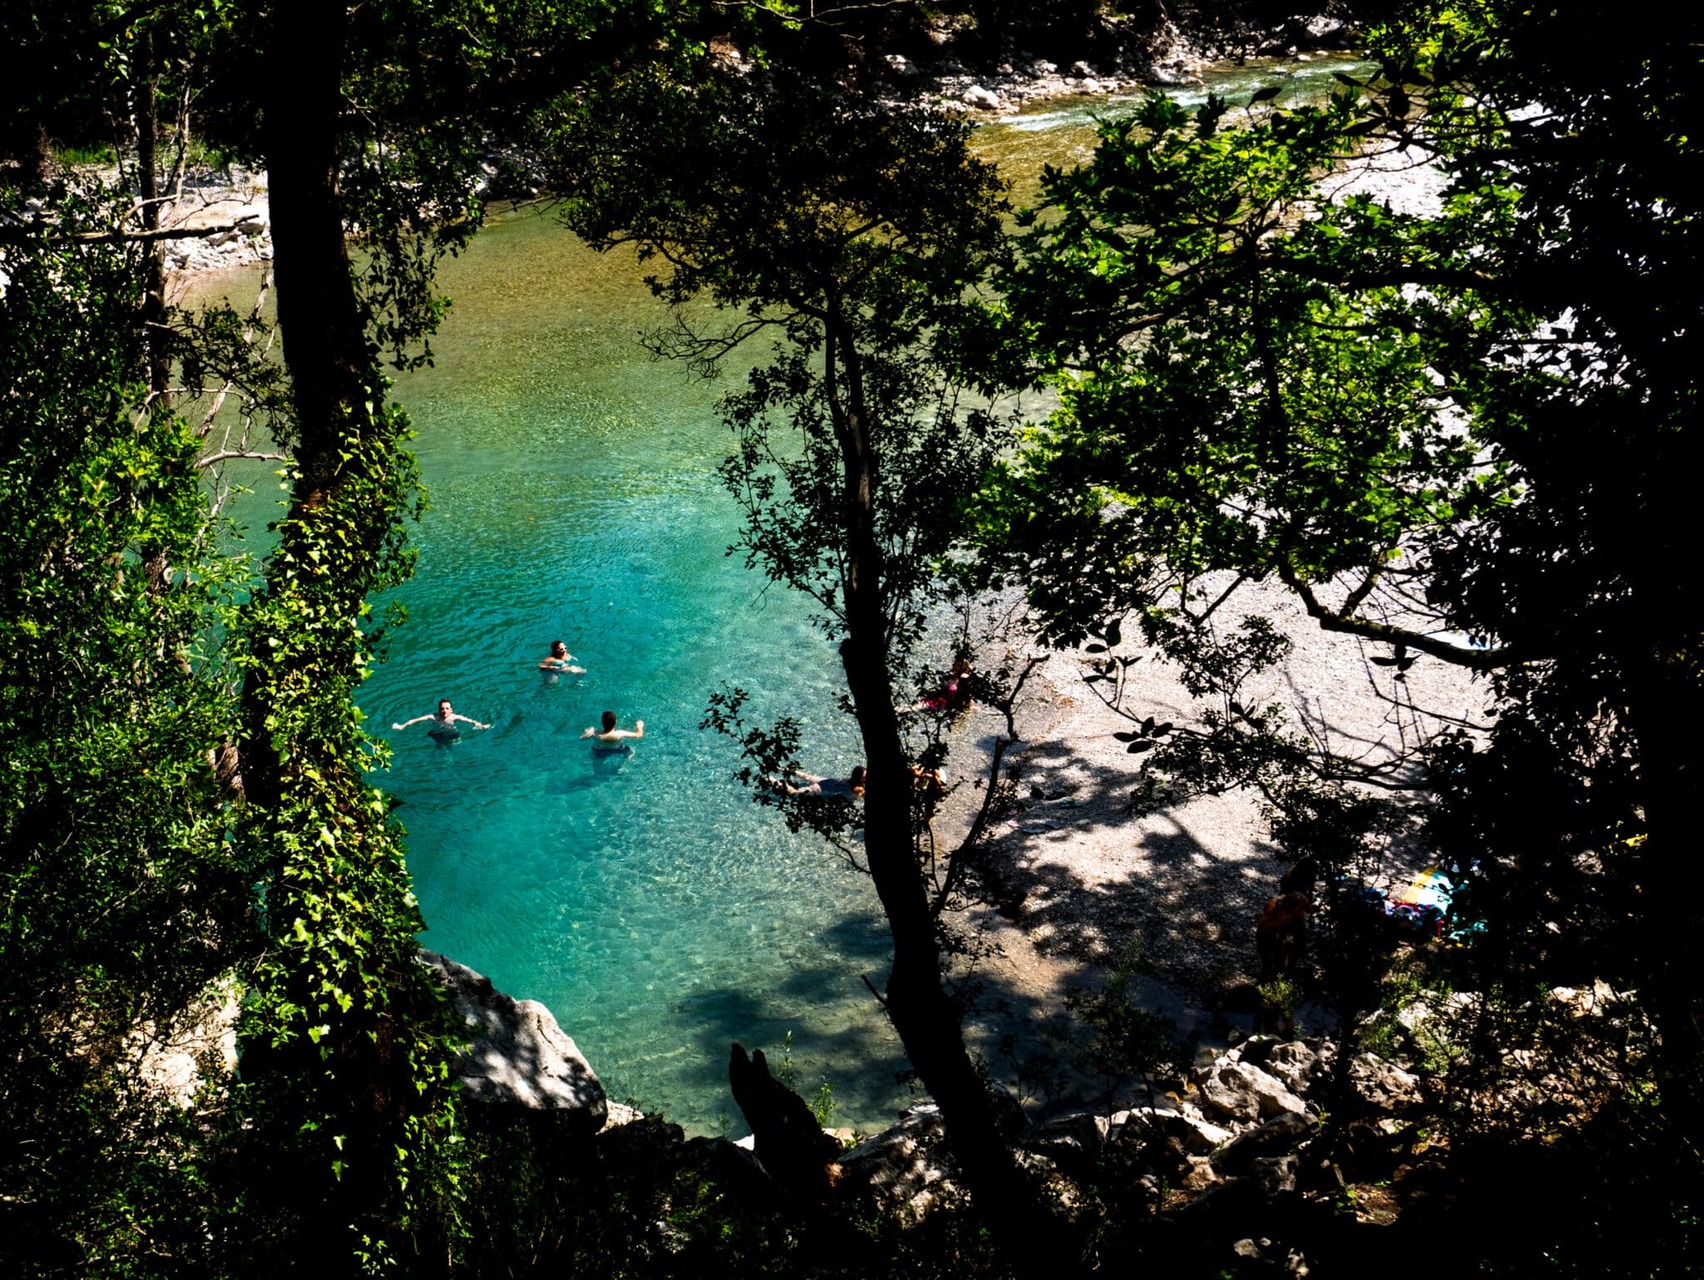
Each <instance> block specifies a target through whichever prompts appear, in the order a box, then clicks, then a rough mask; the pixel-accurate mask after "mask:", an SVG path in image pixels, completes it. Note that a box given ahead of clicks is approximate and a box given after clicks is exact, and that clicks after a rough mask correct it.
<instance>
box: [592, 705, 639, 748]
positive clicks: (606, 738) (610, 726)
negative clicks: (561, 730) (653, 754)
mask: <svg viewBox="0 0 1704 1280" xmlns="http://www.w3.org/2000/svg"><path fill="white" fill-rule="evenodd" d="M580 736H581V737H582V738H590V739H591V740H592V752H593V753H594V754H595V755H614V754H617V753H625V752H628V751H631V750H633V748H632V747H630V746H628V745H627V740H628V739H629V738H632V739H635V740H637V739H639V738H643V737H644V736H645V722H644V721H643V720H635V721H634V722H633V727H632V728H631V729H617V728H616V727H615V712H613V711H606V712H604V713H603V728H602V729H596V728H588V729H587V730H586V731H585V732H584V733H582V734H581V735H580Z"/></svg>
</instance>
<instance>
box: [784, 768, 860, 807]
mask: <svg viewBox="0 0 1704 1280" xmlns="http://www.w3.org/2000/svg"><path fill="white" fill-rule="evenodd" d="M795 781H796V782H797V783H798V784H799V785H798V786H794V785H793V783H794V782H795ZM776 785H777V787H778V788H779V790H781V791H783V792H785V793H786V794H787V795H790V796H814V797H816V798H818V799H821V800H857V799H859V798H860V797H862V796H863V794H864V766H863V765H861V764H860V765H854V766H853V767H852V772H851V773H850V774H848V775H847V776H846V777H844V778H819V777H817V775H816V774H814V773H798V772H792V773H789V774H788V775H787V776H786V777H785V778H782V779H781V780H780V781H779V782H778V783H777V784H776Z"/></svg>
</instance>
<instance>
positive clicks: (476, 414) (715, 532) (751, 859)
mask: <svg viewBox="0 0 1704 1280" xmlns="http://www.w3.org/2000/svg"><path fill="white" fill-rule="evenodd" d="M638 276H639V272H638V271H637V270H636V269H635V266H634V263H633V262H632V260H631V258H630V257H629V256H627V255H624V254H615V255H611V256H609V257H606V258H599V257H597V256H595V255H593V254H591V253H590V252H588V251H587V250H585V249H584V248H583V247H581V246H580V245H579V244H578V243H577V242H576V241H574V239H573V238H572V237H571V236H569V235H568V234H567V233H566V232H565V231H563V230H562V229H561V228H560V227H558V226H556V225H555V224H554V223H552V222H551V221H550V220H549V219H548V218H541V217H539V216H537V215H535V214H528V213H520V214H514V215H510V216H507V217H504V218H499V219H497V220H495V221H494V222H493V223H492V225H491V226H490V227H489V228H488V229H487V230H485V231H484V232H482V233H481V235H480V237H479V238H478V239H477V240H476V241H475V243H474V244H473V245H472V246H471V248H470V250H469V251H468V253H467V254H466V255H465V256H464V257H463V258H462V259H461V260H459V261H458V262H455V263H452V264H450V266H449V267H448V268H447V269H446V270H445V272H444V274H443V284H444V287H445V289H446V291H447V292H448V293H449V294H450V295H451V296H452V297H453V298H454V299H455V306H454V309H453V311H452V313H451V318H450V321H449V323H448V324H447V325H446V326H445V328H444V331H443V334H442V338H441V340H440V341H438V342H436V343H435V344H434V346H435V350H436V353H437V365H436V367H435V368H434V369H431V370H428V371H424V372H422V373H420V374H417V375H413V376H410V377H408V378H405V379H403V380H402V381H401V382H400V383H399V385H398V387H397V392H396V394H397V398H398V399H399V400H400V401H401V402H402V403H403V404H404V405H406V406H407V407H408V409H409V411H410V413H411V414H412V416H413V419H414V422H415V425H416V428H417V430H418V432H419V438H418V440H417V441H416V447H417V451H418V454H419V457H420V462H421V468H422V471H423V474H424V477H425V481H426V484H427V487H428V489H429V492H430V500H431V508H430V510H429V511H428V512H427V514H426V517H425V519H424V520H423V522H422V523H421V525H420V526H419V527H418V528H417V530H416V531H415V535H414V541H415V545H416V546H417V547H418V549H419V552H420V567H419V572H418V574H417V575H416V577H415V578H414V579H413V581H411V582H410V583H409V584H407V586H406V587H404V588H403V589H402V590H401V591H400V592H399V593H398V595H399V597H400V599H401V600H402V601H403V602H404V603H405V604H406V605H407V607H408V610H409V615H410V617H409V621H408V623H407V625H406V626H404V627H402V628H401V629H400V630H398V631H397V632H396V633H395V638H394V641H393V643H392V646H391V649H390V655H389V659H388V661H387V662H386V663H385V664H384V666H383V667H381V668H380V670H379V672H378V673H377V674H376V675H375V676H374V677H373V679H372V680H371V681H370V682H369V683H368V684H367V685H366V686H365V687H364V688H363V690H362V693H361V698H360V702H361V706H362V708H363V709H364V710H365V711H366V712H367V713H368V715H369V717H370V719H371V721H372V722H373V723H374V724H375V726H377V727H379V728H380V729H382V730H388V726H389V725H390V723H391V722H392V721H396V720H403V719H407V718H409V717H411V716H415V715H421V714H424V713H426V712H427V711H430V710H431V709H432V707H433V706H434V705H435V703H436V701H437V699H439V698H441V697H447V698H450V699H452V700H453V701H454V703H455V706H456V709H457V710H458V711H459V712H461V713H463V714H466V715H470V716H473V717H474V718H476V719H478V720H481V721H486V722H489V723H490V724H491V725H492V726H493V728H492V729H491V730H490V731H489V732H477V731H467V732H465V733H464V735H463V737H462V738H461V740H460V741H458V742H456V743H455V744H454V745H452V746H449V747H441V746H438V745H437V744H435V743H433V742H432V741H431V739H430V738H429V737H428V736H427V734H426V731H425V726H424V725H422V726H416V727H415V728H414V729H412V730H409V731H407V732H403V733H390V734H389V736H390V737H391V738H392V739H393V740H394V742H395V748H396V749H395V756H394V761H393V764H392V769H391V774H390V777H389V779H388V783H387V785H388V787H389V789H390V790H391V791H393V792H394V793H395V794H396V795H397V796H398V797H399V799H400V800H401V801H402V807H401V808H400V810H399V816H400V818H401V819H402V821H403V822H404V824H405V825H406V826H407V828H408V849H409V865H410V867H411V869H412V871H413V875H414V881H415V890H416V893H417V894H418V896H419V898H420V902H421V907H422V909H423V911H424V913H425V917H426V920H427V921H428V924H429V929H428V932H427V934H426V936H425V943H426V945H428V946H430V947H433V948H435V949H437V950H441V951H444V952H446V953H448V954H450V955H452V956H454V957H455V958H456V959H458V960H460V961H462V962H463V963H464V964H468V965H471V966H472V967H473V968H475V969H478V970H479V971H481V972H482V973H485V974H486V975H487V976H489V977H490V978H491V979H492V980H493V981H494V982H496V983H497V985H498V986H499V987H501V988H502V989H504V990H506V991H508V992H510V993H511V994H513V995H515V996H517V997H521V998H530V999H535V1000H541V1001H543V1002H544V1003H545V1004H547V1005H548V1006H549V1007H550V1008H551V1009H552V1011H554V1012H555V1014H556V1016H557V1018H558V1019H559V1020H560V1022H561V1023H562V1025H563V1027H564V1028H565V1029H566V1030H567V1031H568V1032H569V1034H571V1035H573V1036H574V1037H575V1038H576V1039H577V1041H578V1042H579V1043H580V1046H581V1048H582V1049H583V1050H584V1051H585V1052H586V1054H587V1055H588V1057H589V1058H590V1059H591V1061H592V1063H593V1066H594V1067H595V1069H596V1070H597V1071H598V1073H599V1076H600V1077H601V1078H602V1080H603V1081H604V1083H605V1086H606V1087H607V1089H608V1090H609V1092H610V1094H611V1095H612V1096H614V1097H617V1098H632V1099H634V1100H636V1101H637V1102H639V1103H640V1104H641V1105H643V1106H645V1107H647V1108H648V1109H649V1108H657V1107H663V1108H666V1110H667V1112H668V1113H669V1115H670V1116H671V1117H673V1118H675V1119H677V1120H680V1121H682V1122H683V1123H686V1124H688V1125H690V1126H692V1127H694V1128H698V1129H704V1130H709V1131H716V1130H718V1129H720V1128H721V1127H722V1125H723V1122H724V1119H723V1112H724V1110H726V1111H728V1112H730V1113H731V1114H730V1115H729V1116H728V1117H727V1122H728V1124H729V1127H730V1128H731V1130H732V1131H736V1132H737V1131H739V1130H740V1127H741V1126H740V1124H739V1117H738V1113H737V1111H735V1110H734V1109H733V1108H732V1106H731V1104H730V1103H728V1102H727V1101H726V1099H727V1090H726V1074H725V1073H726V1063H727V1055H728V1046H729V1042H730V1041H734V1040H737V1041H740V1042H741V1043H744V1044H745V1045H747V1046H748V1047H764V1048H766V1049H768V1050H769V1051H770V1053H771V1055H772V1056H773V1055H775V1054H776V1053H777V1052H778V1050H779V1048H780V1046H781V1045H782V1043H783V1041H784V1038H785V1036H786V1035H787V1034H788V1033H789V1032H790V1033H791V1034H792V1038H793V1046H794V1048H793V1052H794V1056H795V1060H796V1063H797V1066H798V1069H799V1073H800V1077H801V1081H802V1083H804V1084H806V1085H809V1086H812V1087H814V1085H815V1083H816V1080H817V1079H818V1078H819V1077H820V1075H821V1074H822V1073H823V1072H824V1071H825V1069H826V1068H827V1067H828V1065H829V1064H831V1063H832V1064H833V1071H832V1073H831V1074H832V1080H833V1085H834V1087H835V1091H836V1096H837V1099H838V1101H839V1103H840V1105H841V1107H842V1114H843V1115H844V1116H845V1117H846V1118H847V1119H849V1120H853V1121H868V1120H872V1119H879V1118H881V1117H883V1116H885V1115H887V1114H888V1113H889V1112H891V1111H892V1110H893V1109H894V1108H895V1107H896V1106H898V1105H901V1104H902V1094H901V1091H900V1090H899V1088H898V1087H897V1085H896V1084H895V1075H896V1073H897V1072H898V1071H899V1070H900V1069H901V1068H902V1066H903V1061H902V1057H901V1054H900V1050H899V1046H898V1042H897V1040H896V1039H895V1037H894V1036H893V1034H892V1032H891V1030H889V1028H888V1027H887V1026H886V1024H885V1022H884V1021H883V1020H882V1019H881V1018H880V1017H879V1016H878V1014H879V1011H878V1010H877V1009H876V1008H875V1006H874V1003H873V1001H872V1000H871V999H870V996H869V993H868V991H867V989H866V988H865V987H864V985H863V982H862V980H861V977H860V975H862V974H865V973H870V974H872V975H874V976H875V978H876V979H877V980H878V981H879V980H880V976H881V970H882V968H883V966H884V964H885V956H886V948H885V940H884V935H883V930H882V928H881V927H880V917H879V910H878V908H877V906H876V904H875V900H874V896H873V893H872V891H871V889H870V887H869V885H868V883H867V882H866V881H865V880H864V879H862V878H861V877H858V876H856V875H854V874H852V873H850V872H848V871H847V870H845V869H843V867H842V866H841V865H840V864H839V863H838V862H836V860H835V859H834V858H832V857H831V856H830V855H829V854H827V853H825V852H824V851H823V850H822V848H821V847H820V845H818V844H817V843H816V842H815V841H812V840H809V839H803V838H795V837H792V836H790V835H789V834H788V833H787V832H786V830H785V829H784V827H782V826H781V824H780V823H779V821H778V820H777V819H776V816H775V814H774V813H773V811H769V810H763V809H760V808H758V807H757V806H755V805H754V804H752V802H751V800H750V798H749V795H748V793H747V792H746V791H744V790H743V789H742V788H740V787H739V786H738V785H737V784H736V783H734V782H733V781H732V780H731V777H730V775H731V773H732V770H733V769H734V767H735V766H736V764H737V760H736V759H735V754H736V753H735V751H734V749H733V747H732V744H731V743H730V742H729V741H728V740H726V739H724V738H721V737H719V736H718V735H715V734H712V733H708V732H701V731H700V730H699V728H698V724H699V721H700V719H701V718H702V715H703V711H704V708H705V705H706V703H707V700H708V696H709V694H710V693H711V692H712V691H713V690H714V689H716V688H717V687H718V686H720V685H721V684H722V683H723V682H724V681H727V682H732V683H738V684H740V685H742V686H744V687H746V688H748V689H750V690H751V691H752V693H753V705H754V707H755V708H757V709H758V710H759V713H760V714H766V715H770V716H774V715H780V714H793V715H796V716H799V717H800V718H801V719H803V720H804V722H805V724H806V750H807V762H808V763H807V767H810V766H811V765H815V766H817V768H818V770H819V771H820V772H828V771H830V770H832V769H836V768H840V767H844V766H845V765H846V764H847V763H848V762H850V761H853V760H855V759H856V756H855V755H854V752H855V750H856V746H855V738H854V737H853V736H852V733H851V731H850V730H851V726H850V725H849V724H848V723H843V721H842V718H841V717H840V716H839V715H838V713H837V712H836V711H835V709H834V705H833V698H834V695H835V693H836V691H837V690H838V688H839V684H838V682H837V675H838V664H837V662H836V661H835V656H834V654H833V652H832V650H831V649H830V647H829V646H828V644H827V642H826V641H825V640H824V639H823V638H822V636H821V635H820V634H819V633H818V632H816V631H815V630H814V629H813V628H812V627H811V625H810V623H809V620H808V612H807V610H806V608H805V607H804V606H803V604H802V603H801V602H800V601H798V600H796V599H795V598H793V597H791V596H790V595H789V594H788V593H786V592H784V591H781V590H780V589H773V590H766V589H765V582H764V580H763V579H762V577H761V576H760V575H757V574H754V573H751V572H748V571H746V570H745V569H744V568H743V567H742V566H741V564H740V562H739V560H738V559H737V558H736V559H730V558H728V557H727V556H725V555H724V551H725V549H726V547H727V545H728V544H729V542H730V541H731V540H732V539H733V537H734V535H735V531H736V530H735V513H734V510H733V506H732V502H731V500H730V499H729V498H728V497H727V496H726V495H725V494H724V492H723V490H722V488H721V485H720V483H719V481H718V480H717V477H716V474H715V466H716V463H717V461H718V460H719V459H720V458H721V456H722V454H723V453H724V452H725V451H726V445H727V439H726V436H725V430H724V428H723V427H722V426H721V424H720V421H719V419H718V417H717V415H716V412H715V399H716V397H717V395H718V394H719V393H720V389H719V388H717V387H714V386H706V385H705V384H702V383H694V382H692V381H689V380H688V379H687V378H686V376H685V375H684V373H683V371H682V370H681V369H679V368H678V367H677V366H672V365H663V364H658V363H655V362H653V361H652V360H650V358H649V357H648V356H647V355H646V353H645V352H644V350H643V349H642V348H641V347H640V346H639V344H638V342H637V340H636V339H637V335H638V333H639V331H640V330H641V329H643V328H647V327H654V326H656V325H657V324H658V323H659V322H660V321H661V320H662V319H663V312H662V310H661V308H660V307H658V306H657V305H656V304H654V303H653V302H652V300H651V299H650V297H649V295H648V294H647V293H646V292H645V290H644V288H643V286H642V285H641V284H640V283H639V280H638ZM553 639H562V640H565V641H566V642H567V645H568V648H569V651H570V652H571V653H573V654H574V656H575V658H576V660H577V661H578V662H579V663H580V665H583V666H584V667H586V668H587V674H585V675H584V676H561V677H550V678H546V677H543V676H541V675H540V673H539V672H538V670H537V664H538V660H539V659H540V658H542V657H543V656H544V655H545V653H546V652H547V650H548V648H549V643H550V641H551V640H553ZM606 708H608V709H612V710H614V711H616V712H617V713H618V714H619V715H620V716H621V717H622V722H623V724H627V725H630V724H631V723H632V721H633V719H634V718H635V717H637V718H642V719H643V720H644V721H645V738H644V740H643V741H642V742H640V743H638V744H637V746H636V749H635V750H634V751H633V753H632V754H631V755H630V756H615V757H599V756H594V755H593V754H592V752H591V751H590V750H589V747H588V744H586V743H585V742H582V741H581V740H580V733H581V731H582V729H584V728H585V727H586V726H588V725H591V724H593V723H595V722H596V721H597V719H598V716H599V713H600V712H602V711H603V710H604V709H606ZM464 729H465V726H464Z"/></svg>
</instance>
